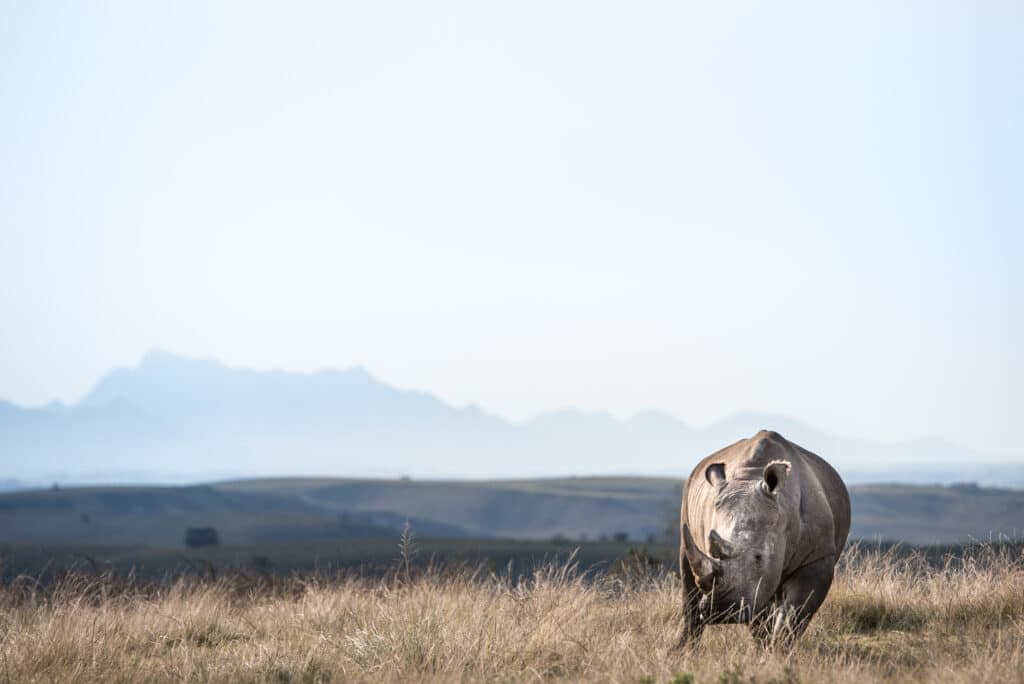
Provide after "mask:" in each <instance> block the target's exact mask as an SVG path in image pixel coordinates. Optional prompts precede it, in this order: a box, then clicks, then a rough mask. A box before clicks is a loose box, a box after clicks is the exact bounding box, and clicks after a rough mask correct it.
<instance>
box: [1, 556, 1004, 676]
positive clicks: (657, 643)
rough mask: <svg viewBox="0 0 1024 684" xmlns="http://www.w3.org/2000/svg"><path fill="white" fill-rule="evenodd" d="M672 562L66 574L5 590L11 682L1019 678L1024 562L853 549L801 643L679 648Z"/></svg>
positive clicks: (733, 640) (715, 634)
mask: <svg viewBox="0 0 1024 684" xmlns="http://www.w3.org/2000/svg"><path fill="white" fill-rule="evenodd" d="M679 592H680V589H679V583H678V580H677V579H676V578H675V577H673V576H672V575H664V576H659V577H646V576H643V573H642V572H638V573H636V574H630V573H626V574H625V575H624V574H623V573H621V572H620V573H609V574H608V575H607V576H605V577H603V578H598V579H585V578H582V577H580V576H579V575H578V574H576V573H575V572H574V571H573V568H572V567H571V566H568V567H566V566H562V567H557V566H550V567H548V568H546V569H544V570H542V571H539V572H537V573H536V574H535V575H533V576H532V577H528V578H520V579H519V580H518V581H510V580H509V579H508V578H501V577H497V576H494V575H491V574H487V573H483V572H477V573H469V572H452V571H449V572H441V571H434V572H426V573H423V574H421V575H418V576H415V575H413V576H410V573H409V572H408V567H407V566H405V565H403V564H401V563H399V564H398V565H397V567H396V571H395V573H394V574H393V575H392V576H391V577H389V578H386V579H383V580H381V579H376V580H370V579H357V578H348V579H340V578H339V579H333V580H327V579H322V578H321V579H309V578H306V579H303V578H289V579H284V580H270V581H267V580H259V581H257V580H255V579H253V578H248V579H247V578H244V577H233V578H229V579H221V580H218V581H197V580H193V581H188V582H186V581H180V582H178V583H175V584H172V585H168V586H163V587H159V586H148V587H147V586H139V585H133V584H130V583H126V582H124V581H114V580H110V579H103V578H101V579H92V580H87V579H83V578H81V577H79V578H68V579H66V580H65V581H63V582H61V583H59V584H58V585H56V586H53V587H49V588H39V587H35V586H33V585H32V583H31V582H29V581H27V580H19V581H16V582H14V583H12V584H8V585H7V586H6V587H3V588H2V589H0V679H2V680H5V681H47V682H48V681H90V682H92V681H170V680H189V681H191V680H210V681H275V682H290V681H303V682H319V681H337V680H352V681H380V680H387V681H396V680H400V681H424V680H440V681H450V680H467V681H480V680H514V681H521V680H540V679H545V680H546V679H551V680H556V679H564V680H591V681H616V682H679V683H681V682H720V683H722V684H729V683H738V682H798V681H799V682H818V681H849V682H865V681H880V680H887V681H914V682H917V681H941V682H971V684H978V683H980V682H1000V681H1024V557H1022V556H1021V553H1020V551H1019V550H1018V551H1014V552H1006V551H999V552H997V551H994V550H988V551H986V552H982V553H980V554H978V555H976V556H974V557H972V558H969V559H966V560H962V559H961V560H953V559H951V560H950V561H949V562H948V563H947V564H946V565H945V566H944V567H933V566H929V565H928V564H926V563H925V562H924V561H923V560H922V559H920V558H918V559H910V560H900V559H898V558H896V557H895V556H893V555H890V554H883V553H878V552H872V551H864V550H861V551H859V552H856V553H848V555H847V560H846V561H845V562H844V563H843V564H842V565H841V567H840V572H839V575H838V578H837V582H836V584H835V586H834V588H833V590H832V592H831V594H830V595H829V597H828V600H827V601H826V603H825V605H824V607H823V608H822V610H821V611H820V612H819V614H818V615H817V617H816V618H815V620H814V622H813V623H812V625H811V627H810V629H809V630H808V632H807V634H806V635H805V636H804V638H803V639H802V640H801V641H800V642H799V643H798V644H797V646H796V648H795V649H794V650H793V651H792V652H791V653H779V652H765V651H763V650H761V649H760V648H759V647H758V646H757V645H756V644H755V643H754V641H753V640H752V639H751V638H750V636H749V635H748V634H747V633H746V631H745V630H744V629H743V628H742V627H737V626H720V627H710V628H708V630H707V632H706V634H705V638H704V640H703V642H702V643H701V644H700V645H699V646H697V647H695V648H692V649H690V650H684V651H679V650H676V649H675V644H676V641H677V637H678V633H677V629H678V624H679V606H680V593H679Z"/></svg>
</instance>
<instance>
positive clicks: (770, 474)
mask: <svg viewBox="0 0 1024 684" xmlns="http://www.w3.org/2000/svg"><path fill="white" fill-rule="evenodd" d="M790 468H791V466H790V464H789V461H772V462H771V463H769V464H768V465H766V466H765V467H764V481H763V482H762V483H761V488H762V489H764V492H765V494H771V495H774V494H775V493H777V492H778V491H779V488H780V487H782V485H783V484H784V483H785V482H786V478H788V477H789V470H790Z"/></svg>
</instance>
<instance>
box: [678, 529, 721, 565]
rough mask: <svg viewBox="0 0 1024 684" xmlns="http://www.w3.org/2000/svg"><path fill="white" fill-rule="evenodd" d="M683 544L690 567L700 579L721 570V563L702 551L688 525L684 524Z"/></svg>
mask: <svg viewBox="0 0 1024 684" xmlns="http://www.w3.org/2000/svg"><path fill="white" fill-rule="evenodd" d="M683 544H684V545H685V548H686V559H687V560H688V561H690V567H691V568H692V569H693V572H694V574H695V575H697V576H698V577H706V576H708V575H711V574H713V573H715V572H716V571H718V570H720V569H721V567H722V566H721V563H719V562H718V561H717V560H715V559H714V558H712V557H711V556H709V555H707V554H706V553H704V552H703V551H701V550H700V547H698V546H697V542H695V541H694V540H693V534H692V533H691V532H690V526H689V525H687V524H683Z"/></svg>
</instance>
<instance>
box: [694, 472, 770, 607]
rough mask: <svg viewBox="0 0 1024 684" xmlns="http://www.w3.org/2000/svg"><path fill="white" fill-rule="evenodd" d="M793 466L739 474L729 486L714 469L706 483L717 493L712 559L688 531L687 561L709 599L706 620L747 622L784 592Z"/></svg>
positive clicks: (711, 531) (705, 600)
mask: <svg viewBox="0 0 1024 684" xmlns="http://www.w3.org/2000/svg"><path fill="white" fill-rule="evenodd" d="M789 473H790V464H789V462H788V461H773V462H771V463H769V464H767V465H766V466H764V467H763V469H762V468H756V469H754V468H747V469H739V470H738V471H736V472H734V473H733V474H732V479H730V480H728V481H727V480H726V477H725V465H724V464H722V463H712V464H711V465H709V466H708V467H707V469H706V470H705V472H704V477H705V479H706V480H707V481H708V483H709V484H710V485H711V486H712V487H713V488H714V492H715V498H714V511H713V513H712V516H711V521H712V524H711V526H710V528H709V532H708V535H707V540H706V541H707V544H706V547H705V548H706V549H707V553H705V552H704V551H702V550H701V548H700V547H699V546H698V545H697V543H696V541H695V540H694V538H693V533H692V532H691V531H690V527H689V525H684V526H683V543H684V544H685V552H686V558H687V560H688V561H689V564H690V568H691V570H692V571H693V575H694V578H695V579H696V580H697V587H698V588H699V589H700V591H701V593H702V594H703V597H702V598H701V601H700V611H701V613H702V617H704V619H710V620H714V621H722V622H735V621H739V622H746V621H749V620H750V618H751V617H752V616H753V615H755V614H756V613H759V612H760V611H762V610H763V609H764V608H765V606H766V605H767V604H768V602H769V601H770V600H771V598H772V596H773V594H774V593H775V591H776V589H777V588H778V586H779V582H780V581H781V577H782V569H783V566H784V564H785V556H786V541H787V540H786V529H787V525H786V516H785V508H786V506H787V505H788V501H789V497H787V496H785V490H786V481H787V479H788V478H789Z"/></svg>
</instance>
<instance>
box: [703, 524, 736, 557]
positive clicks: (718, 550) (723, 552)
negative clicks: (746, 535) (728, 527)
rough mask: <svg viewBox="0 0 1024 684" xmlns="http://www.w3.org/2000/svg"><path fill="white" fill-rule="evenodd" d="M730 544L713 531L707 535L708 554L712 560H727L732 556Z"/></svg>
mask: <svg viewBox="0 0 1024 684" xmlns="http://www.w3.org/2000/svg"><path fill="white" fill-rule="evenodd" d="M732 551H733V549H732V544H730V543H729V542H727V541H725V539H723V538H722V535H720V534H718V532H715V531H714V530H711V532H709V533H708V553H710V554H711V557H712V558H728V557H729V556H731V555H732Z"/></svg>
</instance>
